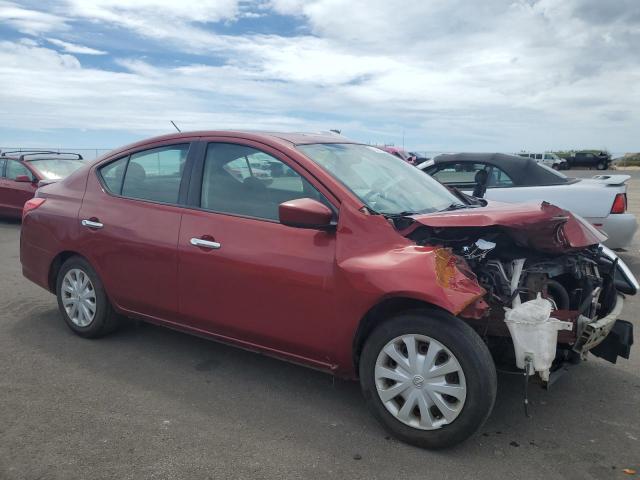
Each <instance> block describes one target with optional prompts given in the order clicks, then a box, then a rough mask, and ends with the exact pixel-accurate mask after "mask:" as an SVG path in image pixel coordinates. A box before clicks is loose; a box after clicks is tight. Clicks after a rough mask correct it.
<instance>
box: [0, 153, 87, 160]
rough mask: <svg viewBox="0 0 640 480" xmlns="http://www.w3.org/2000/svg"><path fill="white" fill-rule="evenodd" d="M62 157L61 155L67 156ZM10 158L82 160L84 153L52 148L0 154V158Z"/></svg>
mask: <svg viewBox="0 0 640 480" xmlns="http://www.w3.org/2000/svg"><path fill="white" fill-rule="evenodd" d="M65 155H66V157H62V158H60V156H65ZM69 155H72V156H73V157H75V158H68V156H69ZM2 158H8V159H11V160H20V161H22V160H24V161H27V162H28V161H31V160H45V159H56V160H82V155H80V154H79V153H73V152H56V151H50V150H11V151H4V152H2V153H1V154H0V159H2Z"/></svg>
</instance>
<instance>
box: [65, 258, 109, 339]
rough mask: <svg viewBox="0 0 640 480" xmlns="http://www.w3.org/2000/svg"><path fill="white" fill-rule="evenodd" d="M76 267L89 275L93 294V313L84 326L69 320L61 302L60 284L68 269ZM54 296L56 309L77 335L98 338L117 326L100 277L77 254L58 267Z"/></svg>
mask: <svg viewBox="0 0 640 480" xmlns="http://www.w3.org/2000/svg"><path fill="white" fill-rule="evenodd" d="M73 269H77V270H80V271H82V272H83V273H84V274H86V275H87V276H88V277H89V280H90V281H91V284H92V285H93V292H94V294H95V314H94V317H93V319H92V320H91V322H90V323H89V324H88V325H86V326H79V325H77V324H76V323H74V322H73V321H72V320H71V317H70V316H69V314H68V313H67V310H66V309H65V306H64V304H63V292H62V285H63V280H64V277H65V275H67V273H68V272H69V271H70V270H73ZM56 296H57V297H58V309H59V310H60V314H61V315H62V318H63V319H64V321H65V323H66V324H67V326H68V327H69V328H70V329H71V330H72V331H73V332H74V333H76V334H77V335H80V336H81V337H84V338H98V337H102V336H104V335H107V334H108V333H111V332H113V331H114V330H116V329H117V328H118V326H119V320H118V316H117V315H116V313H115V312H114V311H113V308H112V307H111V303H110V302H109V299H108V298H107V294H106V292H105V290H104V286H103V284H102V281H101V280H100V277H98V274H97V273H96V272H95V270H94V269H93V268H92V267H91V265H90V264H89V262H87V261H86V260H85V259H84V258H82V257H79V256H74V257H70V258H68V259H67V260H66V261H65V262H64V263H63V264H62V266H61V267H60V270H59V271H58V276H57V278H56Z"/></svg>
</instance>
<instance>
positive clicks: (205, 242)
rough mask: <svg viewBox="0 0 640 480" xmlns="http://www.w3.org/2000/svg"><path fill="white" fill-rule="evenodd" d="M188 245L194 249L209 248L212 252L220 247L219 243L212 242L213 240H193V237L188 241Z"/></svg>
mask: <svg viewBox="0 0 640 480" xmlns="http://www.w3.org/2000/svg"><path fill="white" fill-rule="evenodd" d="M189 243H190V244H191V245H194V246H196V247H202V248H211V249H214V250H217V249H219V248H220V247H221V246H222V245H221V244H220V243H218V242H214V241H213V240H204V239H202V238H195V237H194V238H192V239H191V240H189Z"/></svg>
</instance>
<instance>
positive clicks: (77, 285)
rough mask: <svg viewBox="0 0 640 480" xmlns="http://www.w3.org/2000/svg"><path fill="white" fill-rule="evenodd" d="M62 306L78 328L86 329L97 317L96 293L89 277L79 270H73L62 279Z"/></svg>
mask: <svg viewBox="0 0 640 480" xmlns="http://www.w3.org/2000/svg"><path fill="white" fill-rule="evenodd" d="M61 294H62V305H63V306H64V309H65V311H66V312H67V315H68V316H69V318H70V319H71V321H72V322H73V323H74V325H77V326H78V327H86V326H88V325H89V324H90V323H91V322H92V321H93V318H94V317H95V316H96V292H95V290H94V289H93V284H92V283H91V280H90V279H89V275H87V274H86V273H85V272H83V271H82V270H80V269H78V268H74V269H71V270H69V271H68V272H67V274H66V275H65V276H64V278H63V279H62V289H61Z"/></svg>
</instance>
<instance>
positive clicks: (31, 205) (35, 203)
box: [22, 198, 44, 220]
mask: <svg viewBox="0 0 640 480" xmlns="http://www.w3.org/2000/svg"><path fill="white" fill-rule="evenodd" d="M43 203H44V198H32V199H31V200H27V201H26V203H25V204H24V207H22V219H23V220H24V217H26V215H27V213H29V212H30V211H31V210H35V209H36V208H38V207H39V206H40V205H42V204H43Z"/></svg>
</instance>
